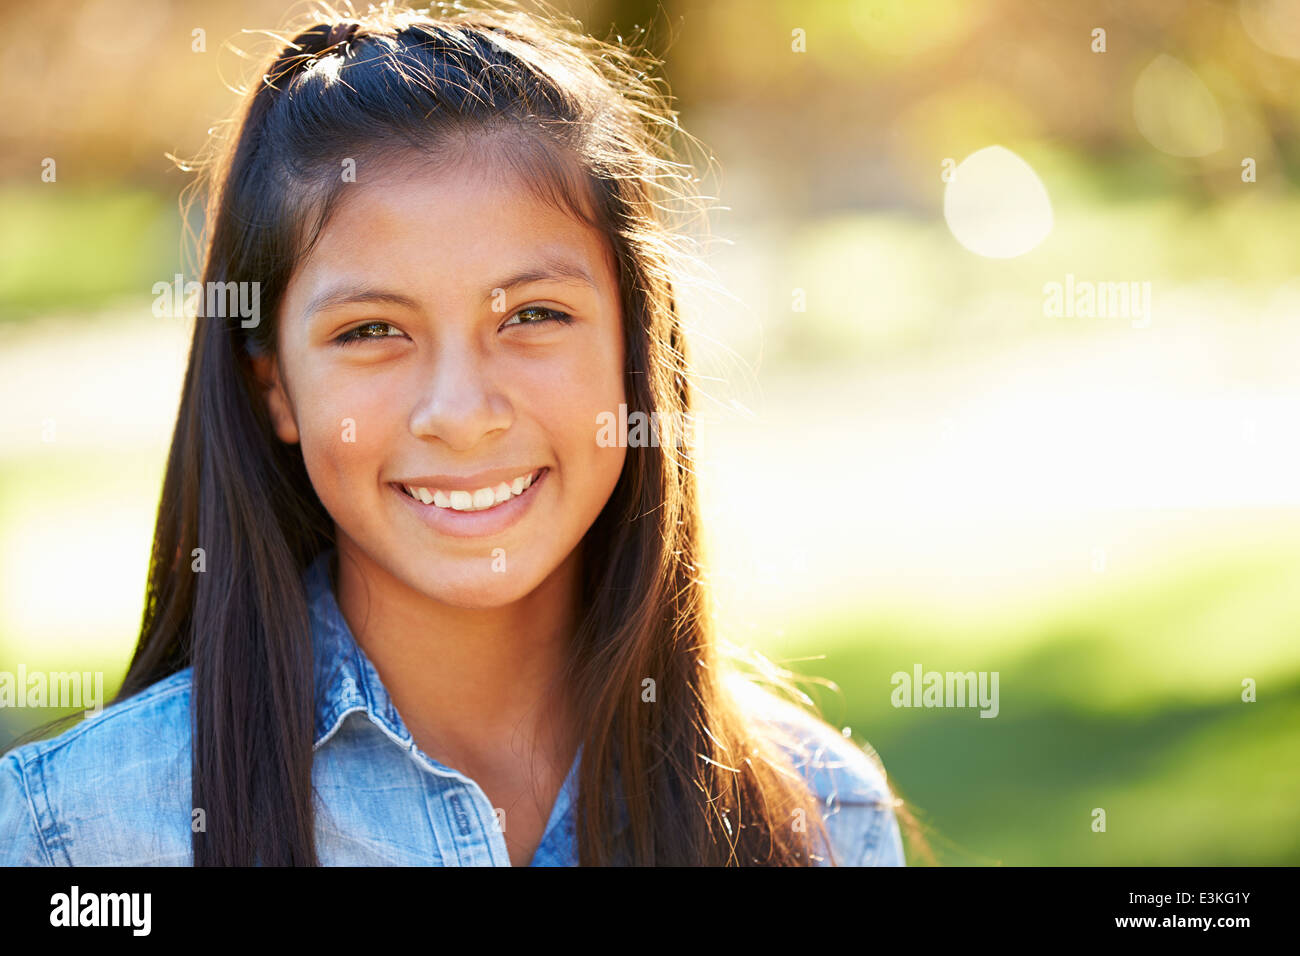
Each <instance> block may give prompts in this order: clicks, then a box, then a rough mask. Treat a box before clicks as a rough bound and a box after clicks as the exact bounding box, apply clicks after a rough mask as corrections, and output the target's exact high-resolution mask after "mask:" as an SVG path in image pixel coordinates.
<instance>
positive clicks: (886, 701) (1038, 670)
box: [770, 550, 1300, 866]
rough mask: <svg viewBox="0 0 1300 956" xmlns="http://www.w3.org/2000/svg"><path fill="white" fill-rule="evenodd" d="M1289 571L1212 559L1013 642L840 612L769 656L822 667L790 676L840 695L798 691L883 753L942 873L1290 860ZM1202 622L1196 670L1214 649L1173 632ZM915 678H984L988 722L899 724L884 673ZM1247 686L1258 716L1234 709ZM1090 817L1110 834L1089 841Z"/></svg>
mask: <svg viewBox="0 0 1300 956" xmlns="http://www.w3.org/2000/svg"><path fill="white" fill-rule="evenodd" d="M1297 572H1300V550H1298V551H1296V552H1294V553H1277V554H1272V555H1267V554H1266V555H1261V554H1251V555H1230V556H1224V555H1216V556H1213V557H1211V558H1209V559H1204V560H1202V561H1201V562H1200V563H1199V567H1197V568H1195V569H1194V570H1190V571H1189V570H1186V569H1181V568H1180V569H1179V570H1178V571H1177V572H1175V573H1173V574H1167V575H1161V576H1158V577H1155V578H1151V579H1146V580H1144V581H1141V582H1137V583H1135V584H1133V585H1132V586H1130V587H1128V588H1126V589H1125V590H1123V591H1121V592H1118V593H1109V594H1107V595H1105V596H1103V597H1101V598H1098V599H1096V600H1095V601H1092V602H1089V603H1086V604H1075V605H1071V606H1069V607H1068V608H1067V609H1066V610H1064V611H1062V612H1060V613H1059V614H1055V615H1048V616H1045V617H1039V618H1036V619H1032V620H1028V621H1025V622H1023V624H1022V625H1021V626H1022V628H1023V633H1018V634H1006V633H994V632H993V629H992V628H991V626H990V624H989V623H988V622H982V621H972V622H970V624H969V625H968V626H963V625H961V624H959V623H952V622H948V623H946V624H945V623H938V622H937V620H935V619H931V620H928V621H925V622H919V621H910V622H909V621H907V620H906V619H901V618H894V619H891V620H867V619H864V618H861V617H854V616H844V615H835V616H830V617H827V618H825V619H822V620H820V621H816V622H813V623H810V624H809V626H808V627H807V628H806V629H804V630H802V631H800V632H799V633H792V634H791V635H790V636H789V639H788V641H786V642H783V643H782V645H781V647H780V654H779V656H778V655H776V654H775V653H773V654H772V655H770V656H773V657H774V659H777V660H778V662H779V658H780V657H785V658H786V659H790V660H793V659H797V658H799V657H802V656H809V655H825V657H824V659H823V660H819V661H815V662H803V663H800V664H790V665H789V666H790V668H791V669H792V670H795V671H796V672H798V673H800V674H803V675H806V676H807V675H816V676H817V677H819V678H825V679H828V680H830V681H832V682H833V683H834V684H835V685H838V687H839V690H840V693H835V692H834V691H833V690H831V689H828V688H826V687H822V686H815V685H812V686H808V685H805V691H806V692H807V693H808V694H809V696H810V697H811V698H812V699H813V700H814V701H815V702H816V703H817V704H818V707H819V709H820V710H821V711H822V713H823V714H824V716H825V717H826V718H827V719H828V720H829V721H830V722H831V723H833V724H834V725H836V726H838V727H844V726H848V727H850V728H851V729H852V733H853V739H855V740H857V741H859V742H867V743H870V744H871V745H872V746H873V747H874V748H875V749H876V750H877V752H878V753H879V754H880V756H881V759H882V760H883V761H884V763H885V766H886V769H887V771H888V772H889V775H890V780H891V782H892V783H893V785H894V786H895V787H897V788H898V789H899V793H900V795H901V796H902V797H903V798H904V799H906V800H907V801H908V803H909V805H910V806H911V807H912V809H913V810H914V811H915V812H918V813H919V816H920V818H921V820H922V821H923V822H924V823H925V824H926V825H927V827H929V828H931V829H930V831H929V832H928V834H927V839H928V840H929V841H930V843H931V845H932V846H933V848H934V849H935V851H936V853H937V855H938V859H939V862H940V863H947V864H968V865H997V864H1002V865H1071V864H1078V865H1120V866H1127V865H1160V866H1177V865H1287V864H1289V865H1295V864H1296V863H1297V862H1300V774H1298V773H1297V771H1296V768H1297V767H1300V665H1298V664H1297V662H1296V656H1297V643H1300V642H1296V641H1295V639H1294V636H1293V635H1294V634H1295V621H1296V619H1297V618H1296V615H1295V604H1296V601H1297V597H1296V593H1295V589H1294V587H1293V584H1294V581H1295V580H1296V575H1297ZM1243 605H1247V606H1249V608H1250V614H1249V616H1248V617H1245V618H1243V617H1241V616H1240V615H1239V614H1238V613H1237V612H1238V611H1239V610H1240V609H1241V608H1242V607H1243ZM1215 619H1221V620H1222V622H1223V623H1224V625H1225V626H1224V627H1222V629H1220V630H1218V631H1217V632H1216V640H1215V642H1214V644H1215V646H1217V647H1218V648H1219V652H1218V653H1217V654H1212V655H1209V656H1207V655H1206V654H1204V653H1203V652H1202V645H1204V646H1205V647H1209V646H1211V642H1210V641H1206V640H1204V639H1198V640H1191V641H1189V640H1187V639H1186V637H1187V635H1191V634H1195V633H1196V632H1197V631H1205V630H1206V627H1205V622H1206V621H1207V620H1215ZM772 650H773V651H775V648H773V649H772ZM917 663H919V664H921V665H922V666H923V668H924V669H925V670H927V671H929V670H936V671H963V672H964V671H968V670H975V671H980V670H984V671H998V672H999V699H1000V713H999V715H998V716H997V717H996V718H992V719H989V718H981V717H979V715H978V711H977V710H975V709H972V708H967V709H957V708H953V709H942V708H933V709H926V708H897V709H895V708H894V707H893V706H892V705H891V704H890V692H891V691H892V689H893V688H892V686H891V684H890V675H891V674H893V673H894V672H896V671H900V670H901V671H906V672H908V673H911V671H912V667H913V665H914V664H917ZM1245 677H1251V678H1254V679H1255V680H1256V682H1257V695H1258V699H1257V701H1256V702H1254V703H1245V702H1243V701H1242V699H1241V692H1242V684H1241V681H1242V678H1245ZM1096 807H1101V808H1103V809H1105V811H1106V816H1107V821H1106V823H1107V828H1106V831H1105V832H1104V833H1094V832H1093V831H1092V829H1091V825H1092V810H1093V808H1096ZM909 859H910V860H911V861H913V862H919V860H920V858H919V856H918V855H917V854H916V852H915V850H914V849H913V850H912V851H911V854H910V855H909Z"/></svg>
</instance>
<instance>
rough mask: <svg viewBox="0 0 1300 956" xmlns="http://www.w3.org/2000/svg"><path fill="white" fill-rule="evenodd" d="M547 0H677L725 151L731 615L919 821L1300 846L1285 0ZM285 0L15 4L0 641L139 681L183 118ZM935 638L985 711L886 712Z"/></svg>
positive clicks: (987, 840) (595, 5)
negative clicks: (46, 170) (870, 752)
mask: <svg viewBox="0 0 1300 956" xmlns="http://www.w3.org/2000/svg"><path fill="white" fill-rule="evenodd" d="M559 6H561V7H562V8H563V9H566V10H569V11H571V12H572V13H573V15H575V16H577V17H579V18H580V19H581V20H582V22H583V24H584V25H585V26H586V28H587V29H588V30H589V31H590V32H592V33H595V34H597V35H598V36H601V37H610V38H612V37H613V36H615V35H617V34H622V35H624V36H630V35H632V34H633V33H634V32H635V27H636V26H637V25H644V24H646V23H647V22H653V29H652V32H651V48H652V49H653V50H656V51H658V52H659V53H660V54H661V55H662V56H663V57H664V58H665V60H666V65H665V68H664V73H665V75H666V77H667V79H668V81H669V82H670V83H671V85H672V90H673V93H674V95H675V96H676V97H677V99H676V104H675V105H676V106H677V108H678V109H679V110H680V112H681V120H682V124H683V126H684V127H685V128H686V129H687V130H689V131H691V132H692V133H693V134H694V135H695V136H697V137H699V139H700V140H701V141H703V143H704V144H705V145H706V146H707V147H708V148H709V150H710V151H711V153H712V155H713V157H714V160H715V167H714V169H713V171H712V173H711V174H710V176H709V178H708V180H707V181H706V186H707V187H708V188H709V189H710V190H712V192H711V195H715V196H716V197H717V199H718V203H719V205H720V207H722V208H718V209H717V210H716V211H715V212H714V214H713V217H712V228H713V239H712V241H711V242H709V243H708V244H707V246H706V247H705V248H706V250H707V260H706V261H707V265H708V266H709V267H710V268H711V269H712V270H713V271H714V273H715V275H716V277H717V280H718V282H719V283H720V285H721V287H722V288H723V289H725V294H722V293H720V292H719V291H717V290H709V289H708V288H707V287H706V286H703V285H701V286H700V287H698V288H696V289H694V290H692V291H690V292H689V293H688V297H689V300H690V301H689V304H690V308H689V310H688V315H689V320H690V324H691V329H692V332H693V335H694V346H695V353H696V358H697V360H698V362H699V366H700V371H701V373H702V375H703V376H704V378H703V383H704V385H705V389H706V393H707V395H706V397H705V398H704V401H703V404H702V407H701V419H702V423H701V426H700V437H701V442H700V451H701V462H700V469H701V472H702V474H703V478H704V487H705V496H706V508H707V511H706V523H707V527H708V528H709V547H710V558H711V575H712V578H713V581H714V586H715V592H716V600H717V607H718V613H719V615H720V619H721V622H722V625H723V627H722V630H723V632H724V633H725V634H726V635H727V637H728V638H729V639H731V640H732V641H733V642H735V643H738V644H747V645H750V646H753V647H756V648H758V649H760V650H761V651H762V652H763V653H765V654H766V655H767V656H769V657H770V658H772V659H773V660H774V661H776V662H777V663H783V664H784V665H785V666H788V667H790V668H791V669H793V670H796V671H797V672H799V673H800V674H803V675H806V676H808V677H815V678H821V679H824V680H827V681H831V682H833V684H834V687H827V686H823V685H820V684H810V685H808V691H809V693H810V695H811V696H812V697H813V699H814V700H815V701H816V703H817V704H818V705H819V706H820V708H821V709H822V711H823V713H824V714H825V715H826V717H827V719H828V720H830V721H831V722H832V723H833V724H835V725H836V726H837V727H841V728H847V732H848V733H849V734H851V736H852V737H853V739H855V740H858V741H860V742H863V743H866V742H869V743H870V744H871V745H872V746H874V747H875V749H876V750H877V751H878V752H879V753H880V755H881V757H882V759H883V760H884V762H885V765H886V767H887V768H888V770H889V773H890V777H891V780H892V781H893V782H894V784H895V785H896V787H897V788H898V789H899V791H900V792H901V794H902V795H903V796H904V797H905V798H906V799H907V800H908V802H909V805H910V806H911V807H912V808H913V809H914V811H915V812H916V813H917V814H918V816H919V817H920V819H921V820H922V821H923V823H924V824H925V826H926V827H927V836H928V839H929V841H930V844H931V845H932V846H933V848H934V850H935V852H936V854H937V858H938V861H939V862H942V863H947V864H977V865H996V864H1066V863H1083V864H1170V865H1173V864H1278V863H1292V864H1294V863H1298V862H1300V769H1298V768H1300V639H1298V634H1300V586H1298V582H1300V442H1297V437H1300V436H1298V430H1297V426H1296V422H1297V420H1298V418H1300V375H1297V372H1298V371H1300V369H1298V368H1297V363H1298V361H1300V324H1298V320H1300V267H1297V265H1296V259H1297V248H1298V243H1297V239H1298V238H1300V229H1298V227H1297V225H1296V224H1297V223H1300V195H1298V194H1297V190H1296V188H1295V184H1296V183H1297V182H1300V148H1298V147H1297V128H1298V127H1300V95H1298V94H1300V3H1296V2H1280V0H1243V2H1240V3H1233V2H1214V3H1210V2H1190V3H1178V4H1170V3H1160V2H1155V0H1143V2H1113V3H1089V4H1062V3H1059V2H1046V0H1045V2H1041V3H1034V2H972V0H895V2H884V0H834V2H832V0H822V2H816V0H797V2H796V0H789V2H780V0H765V2H762V3H755V2H752V0H709V2H696V0H662V2H661V3H649V2H640V0H637V2H594V0H593V2H575V3H572V4H563V3H561V4H559ZM295 9H301V7H296V8H295ZM286 12H287V7H286V6H285V5H284V4H282V3H278V2H251V0H249V2H224V3H210V2H204V3H198V2H173V3H163V2H161V0H159V2H148V0H137V2H135V3H133V4H131V10H130V12H129V14H128V13H125V12H124V11H123V10H122V9H121V5H120V4H118V3H114V2H107V0H96V2H88V3H80V2H70V3H66V4H16V5H12V7H11V8H10V9H8V10H6V11H5V20H6V29H5V30H4V31H3V34H2V35H0V78H2V81H0V112H2V115H4V116H5V122H4V123H3V124H2V125H0V143H3V153H2V158H0V164H2V165H0V223H3V232H2V233H0V333H2V335H3V339H2V340H0V341H2V343H3V344H2V345H0V409H3V415H2V416H0V429H3V432H2V440H0V670H8V671H15V670H16V669H17V667H18V666H19V664H20V663H21V664H23V665H25V667H26V668H27V669H28V670H29V671H30V670H39V669H47V670H70V669H76V670H103V671H104V672H105V674H106V684H107V687H106V690H107V691H109V692H110V693H111V692H113V691H115V690H116V686H117V684H118V683H119V682H120V679H121V676H122V674H123V672H124V669H125V665H126V661H127V659H128V657H129V654H130V652H131V650H132V648H133V646H134V642H135V640H136V637H137V630H138V627H139V621H140V613H141V609H142V600H143V589H144V582H145V573H146V568H147V562H148V557H149V546H150V541H151V534H152V521H153V518H154V509H155V508H156V505H157V498H158V494H159V491H160V488H161V481H162V469H163V463H164V459H165V455H166V450H167V442H168V440H169V438H170V430H171V426H172V423H173V421H174V416H175V411H176V405H177V399H178V390H179V385H180V381H181V376H182V372H183V367H184V361H185V356H186V351H187V348H188V331H189V329H188V326H187V323H186V322H185V321H184V320H183V319H159V318H156V317H154V315H153V314H152V310H151V304H152V301H153V296H152V293H151V289H152V286H153V284H154V283H155V282H158V281H170V280H171V279H172V277H173V275H174V274H176V273H178V272H180V271H182V268H183V267H182V257H181V248H182V221H181V215H180V212H179V209H178V196H179V192H180V190H181V188H182V187H183V186H184V185H185V184H186V183H187V182H188V181H189V178H188V176H187V175H186V174H184V173H182V172H180V171H179V170H177V169H176V168H175V164H174V163H173V162H171V161H170V160H168V159H167V158H166V156H165V154H168V153H170V154H173V155H178V156H182V157H192V156H194V155H196V154H197V153H198V152H199V150H200V148H201V146H202V144H203V142H204V138H205V133H206V131H207V130H208V129H209V127H211V126H212V125H213V124H214V123H216V122H218V121H220V120H221V119H222V118H224V117H225V116H226V115H227V113H228V112H229V110H230V108H231V106H232V104H233V102H234V95H233V94H232V93H231V92H230V91H229V90H228V89H227V84H237V83H240V82H243V81H244V80H245V79H246V78H247V76H248V70H249V67H248V64H247V63H246V62H245V61H243V60H241V59H240V57H238V56H237V55H236V54H235V53H234V52H233V50H232V49H231V46H232V45H233V47H237V48H243V47H244V46H245V45H246V42H245V41H246V35H244V34H241V33H240V31H241V30H243V29H252V28H275V27H277V26H279V25H280V24H281V22H282V18H283V16H284V15H285V13H286ZM196 29H202V30H203V31H205V34H204V35H205V37H206V44H205V45H206V50H204V51H203V52H196V51H195V50H194V49H193V47H194V45H195V44H194V31H195V30H196ZM46 158H53V159H54V160H55V161H56V163H57V167H56V168H57V179H56V181H55V182H44V181H43V180H42V168H43V167H42V162H43V160H45V159H46ZM701 172H704V170H701ZM186 278H187V279H190V278H194V276H193V275H192V274H190V273H187V274H186ZM1109 284H1114V286H1111V285H1109ZM1120 284H1122V285H1123V287H1124V289H1125V290H1126V291H1132V292H1133V295H1132V296H1131V297H1130V298H1129V301H1127V302H1125V303H1124V304H1125V305H1127V306H1128V308H1127V309H1126V310H1125V309H1121V310H1115V309H1107V310H1103V309H1101V308H1100V307H1094V308H1089V306H1088V301H1089V299H1088V296H1089V295H1090V292H1089V290H1091V291H1092V292H1097V291H1100V297H1099V298H1100V300H1101V302H1103V303H1104V302H1106V301H1107V299H1108V292H1107V290H1110V291H1114V289H1116V288H1118V287H1119V286H1120ZM1094 303H1095V300H1094ZM1117 311H1118V314H1116V312H1117ZM916 665H920V666H921V667H922V668H923V669H924V670H927V671H930V670H936V671H986V672H991V671H997V672H998V673H999V675H1000V708H999V714H998V716H997V717H996V718H995V719H980V718H979V716H978V711H976V710H973V709H958V708H950V709H923V708H921V709H918V708H895V707H894V706H892V704H891V691H892V690H893V686H892V685H891V680H890V678H891V675H892V674H893V673H895V672H896V671H906V672H908V673H911V672H912V670H913V668H914V667H915V666H916ZM1247 679H1249V680H1251V681H1253V682H1254V684H1255V687H1256V695H1257V699H1256V700H1255V701H1254V702H1246V701H1243V699H1242V697H1243V682H1244V681H1247ZM55 715H56V714H55V712H52V711H50V710H40V711H36V710H30V709H29V710H18V709H8V710H0V737H3V738H4V740H5V742H7V741H8V740H9V739H11V738H12V737H13V736H14V735H16V734H17V733H19V732H20V731H23V730H26V729H28V728H30V727H31V726H33V725H34V724H36V723H41V722H44V721H45V720H48V719H50V718H51V717H53V716H55ZM1098 808H1101V809H1104V810H1105V812H1106V829H1105V832H1097V831H1095V830H1094V826H1093V823H1094V819H1095V815H1094V810H1096V809H1098ZM909 857H910V859H911V860H912V861H913V862H917V863H920V862H924V856H923V854H922V853H921V852H920V849H919V847H917V846H916V845H912V846H910V847H909Z"/></svg>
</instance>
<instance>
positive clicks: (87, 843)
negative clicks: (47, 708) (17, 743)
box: [0, 668, 191, 866]
mask: <svg viewBox="0 0 1300 956" xmlns="http://www.w3.org/2000/svg"><path fill="white" fill-rule="evenodd" d="M190 688H191V671H190V669H189V668H186V669H185V670H183V671H178V672H177V673H175V674H172V675H171V676H170V677H167V678H164V679H163V680H161V681H158V682H157V683H155V684H152V685H150V686H149V687H147V688H145V689H144V690H142V691H141V692H140V693H138V694H135V695H134V696H132V697H130V698H128V699H127V700H124V701H121V702H119V703H116V704H113V705H111V706H109V707H106V708H104V710H103V711H102V712H101V713H99V714H97V715H94V716H90V717H87V718H86V719H84V720H83V721H82V722H81V723H79V724H77V725H76V726H75V727H73V728H71V729H70V730H67V731H64V732H63V733H61V734H59V735H58V736H57V737H52V738H50V739H49V740H41V741H36V742H35V743H30V744H26V745H24V746H22V747H18V748H16V749H14V750H11V751H10V752H9V753H7V754H5V755H4V756H3V757H0V865H10V866H13V865H23V864H27V865H38V866H51V865H56V866H57V865H78V866H85V865H124V866H129V865H136V866H139V865H151V864H152V865H158V864H162V865H169V864H170V865H184V864H188V862H189V853H190V827H189V822H190V818H191V812H190V806H189V805H190V802H191V797H190Z"/></svg>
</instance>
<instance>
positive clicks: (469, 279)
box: [290, 151, 617, 300]
mask: <svg viewBox="0 0 1300 956" xmlns="http://www.w3.org/2000/svg"><path fill="white" fill-rule="evenodd" d="M556 259H570V260H572V261H574V262H575V263H577V264H579V265H581V266H585V267H586V269H587V271H588V272H589V274H590V275H591V276H592V277H593V278H595V280H596V282H597V283H598V284H601V285H610V286H614V285H617V279H616V276H615V266H614V260H613V255H612V251H611V250H610V248H609V243H608V240H607V239H606V237H605V236H604V235H603V234H602V233H601V232H600V231H599V230H598V229H596V228H595V227H593V226H591V225H589V224H588V223H585V222H583V221H581V220H580V219H578V218H577V217H576V216H574V215H573V214H572V213H571V212H570V211H569V210H567V209H562V208H559V207H557V206H556V205H555V204H553V203H550V202H546V201H545V200H543V199H542V198H541V197H539V196H538V194H537V192H536V191H535V190H534V189H532V188H530V185H529V183H528V181H526V180H525V179H524V178H523V176H522V175H521V173H520V172H518V171H517V170H516V169H515V168H514V166H513V165H512V164H510V163H508V162H503V161H501V160H499V159H494V158H492V157H491V156H490V155H489V154H488V153H487V152H486V151H484V152H483V153H481V154H479V155H475V154H473V153H472V152H471V153H470V155H468V156H466V157H465V158H464V159H462V160H460V161H458V162H456V163H454V164H451V165H447V166H444V167H442V168H436V167H432V166H420V165H415V164H411V163H400V164H399V163H377V162H375V163H358V165H357V181H356V182H355V183H346V184H344V185H343V186H342V189H341V195H340V197H339V200H338V202H337V204H336V205H335V207H334V209H333V211H332V213H331V215H330V217H329V219H328V220H327V222H326V224H325V226H324V228H323V229H322V230H321V233H320V235H319V237H318V238H317V241H316V243H315V244H314V246H313V248H312V250H311V252H310V253H309V255H308V257H307V258H306V259H305V260H304V261H303V262H302V263H301V264H300V265H299V268H298V269H297V270H296V271H295V275H294V279H293V281H292V282H291V287H290V293H291V297H292V298H294V299H298V298H300V297H302V296H310V295H311V290H312V288H314V287H316V286H319V285H321V284H322V283H324V282H328V281H337V280H338V279H339V278H340V277H346V276H352V277H355V278H357V279H358V280H365V281H367V282H369V283H374V284H385V285H392V286H400V287H401V288H403V289H405V290H407V291H408V292H409V293H410V294H411V295H413V296H416V297H426V298H429V299H431V300H432V299H434V298H444V297H456V296H465V297H471V298H474V299H475V300H477V298H479V297H481V296H482V294H483V291H484V289H483V283H484V282H485V281H492V280H493V279H495V278H497V277H499V276H501V275H504V274H506V273H507V272H509V271H510V270H511V269H512V268H513V267H528V266H531V265H534V264H536V263H538V262H539V261H547V260H549V261H555V260H556Z"/></svg>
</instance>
